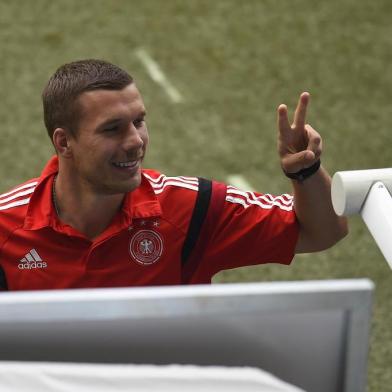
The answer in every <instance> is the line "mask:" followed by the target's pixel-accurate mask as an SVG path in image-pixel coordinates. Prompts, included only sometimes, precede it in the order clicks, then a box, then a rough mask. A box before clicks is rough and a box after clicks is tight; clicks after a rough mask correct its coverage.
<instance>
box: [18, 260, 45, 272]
mask: <svg viewBox="0 0 392 392" xmlns="http://www.w3.org/2000/svg"><path fill="white" fill-rule="evenodd" d="M47 266H48V265H47V264H46V263H45V261H42V262H38V263H36V262H33V263H19V264H18V268H19V269H21V270H22V269H34V268H46V267H47Z"/></svg>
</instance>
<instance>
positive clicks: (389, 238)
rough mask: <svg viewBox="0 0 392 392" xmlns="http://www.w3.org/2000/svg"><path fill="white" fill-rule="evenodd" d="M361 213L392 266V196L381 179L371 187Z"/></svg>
mask: <svg viewBox="0 0 392 392" xmlns="http://www.w3.org/2000/svg"><path fill="white" fill-rule="evenodd" d="M360 214H361V216H362V219H363V220H364V222H365V223H366V226H367V227H368V229H369V231H370V233H371V234H372V236H373V238H374V240H375V241H376V243H377V245H378V247H379V248H380V250H381V252H382V254H383V255H384V257H385V259H386V261H387V262H388V264H389V266H390V267H391V268H392V196H391V194H390V193H389V192H388V189H387V188H386V186H385V185H384V184H383V183H382V182H381V181H377V182H376V183H374V184H373V185H372V187H371V188H370V191H369V193H368V195H367V197H366V200H365V202H364V203H363V206H362V209H361V211H360Z"/></svg>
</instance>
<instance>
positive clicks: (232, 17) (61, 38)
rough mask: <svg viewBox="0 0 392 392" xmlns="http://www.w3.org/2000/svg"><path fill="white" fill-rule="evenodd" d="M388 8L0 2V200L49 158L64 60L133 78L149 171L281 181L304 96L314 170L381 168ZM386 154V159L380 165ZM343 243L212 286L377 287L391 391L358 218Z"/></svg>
mask: <svg viewBox="0 0 392 392" xmlns="http://www.w3.org/2000/svg"><path fill="white" fill-rule="evenodd" d="M391 16H392V3H391V2H390V1H388V0H377V1H373V2H370V1H366V0H357V1H355V0H347V1H345V0H343V1H342V0H341V1H338V0H330V1H328V2H315V1H307V0H290V1H289V0H281V1H272V0H259V1H257V0H244V1H242V2H240V1H238V0H209V1H208V0H187V1H186V0H165V1H164V0H161V1H159V0H145V1H143V2H140V1H133V0H132V1H131V0H130V1H125V0H123V1H120V0H118V1H102V0H97V1H93V0H88V1H80V0H79V1H76V0H67V1H66V0H64V1H44V0H35V1H29V0H15V1H13V2H11V1H6V0H0V34H1V42H0V86H1V87H0V102H1V105H0V118H1V128H0V161H1V165H0V191H5V190H7V189H8V188H10V187H11V186H13V185H16V184H18V183H20V182H22V181H24V180H26V179H28V178H30V177H33V176H37V175H38V174H39V173H40V170H41V168H42V166H43V165H44V163H45V161H46V160H47V158H48V157H49V156H50V155H51V154H52V153H53V150H52V147H51V144H50V141H49V139H48V138H47V136H46V133H45V130H44V126H43V121H42V114H41V102H40V94H41V91H42V88H43V86H44V84H45V83H46V80H47V79H48V77H49V76H50V75H51V74H52V73H53V72H54V70H55V69H56V68H57V67H58V66H59V65H61V64H63V63H65V62H69V61H72V60H76V59H81V58H89V57H94V58H103V59H106V60H109V61H112V62H114V63H117V64H119V65H120V66H123V67H124V68H126V69H127V70H129V71H130V73H131V74H132V75H133V76H134V77H135V78H136V80H137V83H138V86H139V88H140V89H141V91H142V93H143V95H144V98H145V102H146V105H147V109H148V125H149V130H150V138H151V145H150V150H149V155H148V159H147V162H146V166H149V167H154V168H158V169H160V170H161V171H163V172H165V173H167V174H171V175H176V174H179V175H198V176H206V177H212V178H216V179H219V180H225V179H226V177H227V176H228V175H230V174H242V175H244V176H246V178H247V180H248V181H249V182H250V183H251V184H252V185H253V186H254V187H255V188H257V190H259V191H262V192H270V193H282V192H286V191H289V190H290V184H289V182H288V181H287V180H286V179H285V177H284V176H283V175H282V174H281V171H280V167H279V162H278V158H277V154H276V151H275V150H276V148H275V145H276V125H275V117H276V115H275V110H276V107H277V106H278V104H279V103H286V104H288V105H289V107H291V108H293V106H294V105H295V103H296V101H297V97H298V95H299V93H300V92H301V91H310V93H311V94H312V101H311V107H310V112H309V122H310V123H311V124H312V125H313V126H314V127H315V128H316V129H317V130H318V131H319V132H320V133H321V135H322V136H323V140H324V155H323V157H322V160H323V164H324V166H325V167H326V168H327V169H328V170H329V171H330V172H331V173H334V172H335V171H338V170H352V169H366V168H379V167H390V166H391V162H392V160H391V153H390V152H389V153H388V151H389V150H390V146H391V145H392V132H391V128H392V119H391V113H392V110H391V105H392V73H391V72H389V71H388V69H389V68H388V66H389V65H390V62H391V53H392V25H391ZM139 48H143V49H145V50H146V51H147V52H148V53H149V54H150V55H151V56H152V57H153V58H154V59H155V60H156V61H157V62H158V63H159V65H160V67H161V69H162V70H163V71H164V73H165V75H166V76H167V77H168V79H169V80H170V81H171V82H172V83H173V85H174V86H175V87H176V88H177V89H178V91H180V92H181V94H182V96H183V102H181V103H173V102H172V101H171V100H170V99H168V96H167V94H166V92H165V90H164V89H162V88H161V87H160V86H158V85H157V84H156V83H155V82H154V81H153V80H152V79H151V78H150V76H149V74H148V73H147V71H146V68H145V67H144V65H143V64H142V63H141V61H140V60H139V59H138V58H137V56H136V55H135V52H136V50H137V49H139ZM388 157H389V158H388ZM350 228H351V231H350V235H349V236H348V237H347V238H346V239H345V240H344V241H342V242H341V243H340V244H338V245H337V246H336V247H334V248H332V249H330V250H328V251H326V252H322V253H319V254H311V255H301V256H297V257H296V260H295V262H294V264H293V265H292V266H291V267H284V266H279V265H264V266H259V267H252V268H244V269H240V270H235V271H226V272H224V273H221V274H220V275H219V276H217V277H216V282H238V281H271V280H297V279H298V280H304V279H328V278H357V277H368V278H370V279H372V280H373V281H374V282H375V284H376V293H375V301H374V302H375V304H374V305H375V306H374V313H373V326H372V336H371V349H370V355H369V391H371V392H387V391H392V387H391V385H392V370H391V364H392V305H391V297H392V271H391V270H390V268H389V267H388V265H387V263H386V262H385V261H384V259H383V257H382V255H381V253H380V251H379V250H378V248H377V247H376V245H375V243H374V241H373V239H372V238H371V236H370V235H369V233H368V231H367V229H366V227H365V226H364V224H363V222H362V221H361V220H360V219H359V218H352V219H350Z"/></svg>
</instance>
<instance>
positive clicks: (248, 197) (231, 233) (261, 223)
mask: <svg viewBox="0 0 392 392" xmlns="http://www.w3.org/2000/svg"><path fill="white" fill-rule="evenodd" d="M217 187H221V188H222V187H225V192H224V194H223V197H224V199H223V201H222V207H221V208H220V211H219V214H215V216H214V219H213V220H212V221H211V219H208V218H207V219H206V222H205V223H206V224H207V225H208V227H206V230H207V231H209V235H208V237H209V238H208V239H206V242H207V243H206V245H205V246H204V249H203V257H202V258H201V263H200V264H199V266H198V268H197V270H198V271H197V273H196V274H197V275H199V277H200V274H201V275H203V276H210V277H211V276H213V275H214V274H215V273H217V272H218V271H221V270H224V269H231V268H236V267H241V266H248V265H255V264H262V263H282V264H290V262H291V260H292V259H293V256H294V251H295V246H296V243H297V239H298V234H299V228H298V223H297V219H296V215H295V212H294V209H293V198H292V197H291V196H290V195H280V196H272V195H269V194H261V193H255V192H243V191H241V190H239V189H237V188H235V187H232V186H227V187H226V186H225V185H223V184H218V183H214V189H216V188H217ZM212 208H213V207H212ZM209 214H210V211H209ZM203 231H204V228H203Z"/></svg>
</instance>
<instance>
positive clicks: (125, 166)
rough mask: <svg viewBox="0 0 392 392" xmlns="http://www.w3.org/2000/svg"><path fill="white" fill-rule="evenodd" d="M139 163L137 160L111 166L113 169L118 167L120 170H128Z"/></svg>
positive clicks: (114, 163)
mask: <svg viewBox="0 0 392 392" xmlns="http://www.w3.org/2000/svg"><path fill="white" fill-rule="evenodd" d="M139 162H140V159H137V160H135V161H127V162H113V165H114V166H115V167H118V168H121V169H124V168H128V169H130V168H133V167H136V166H137V165H138V164H139Z"/></svg>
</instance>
